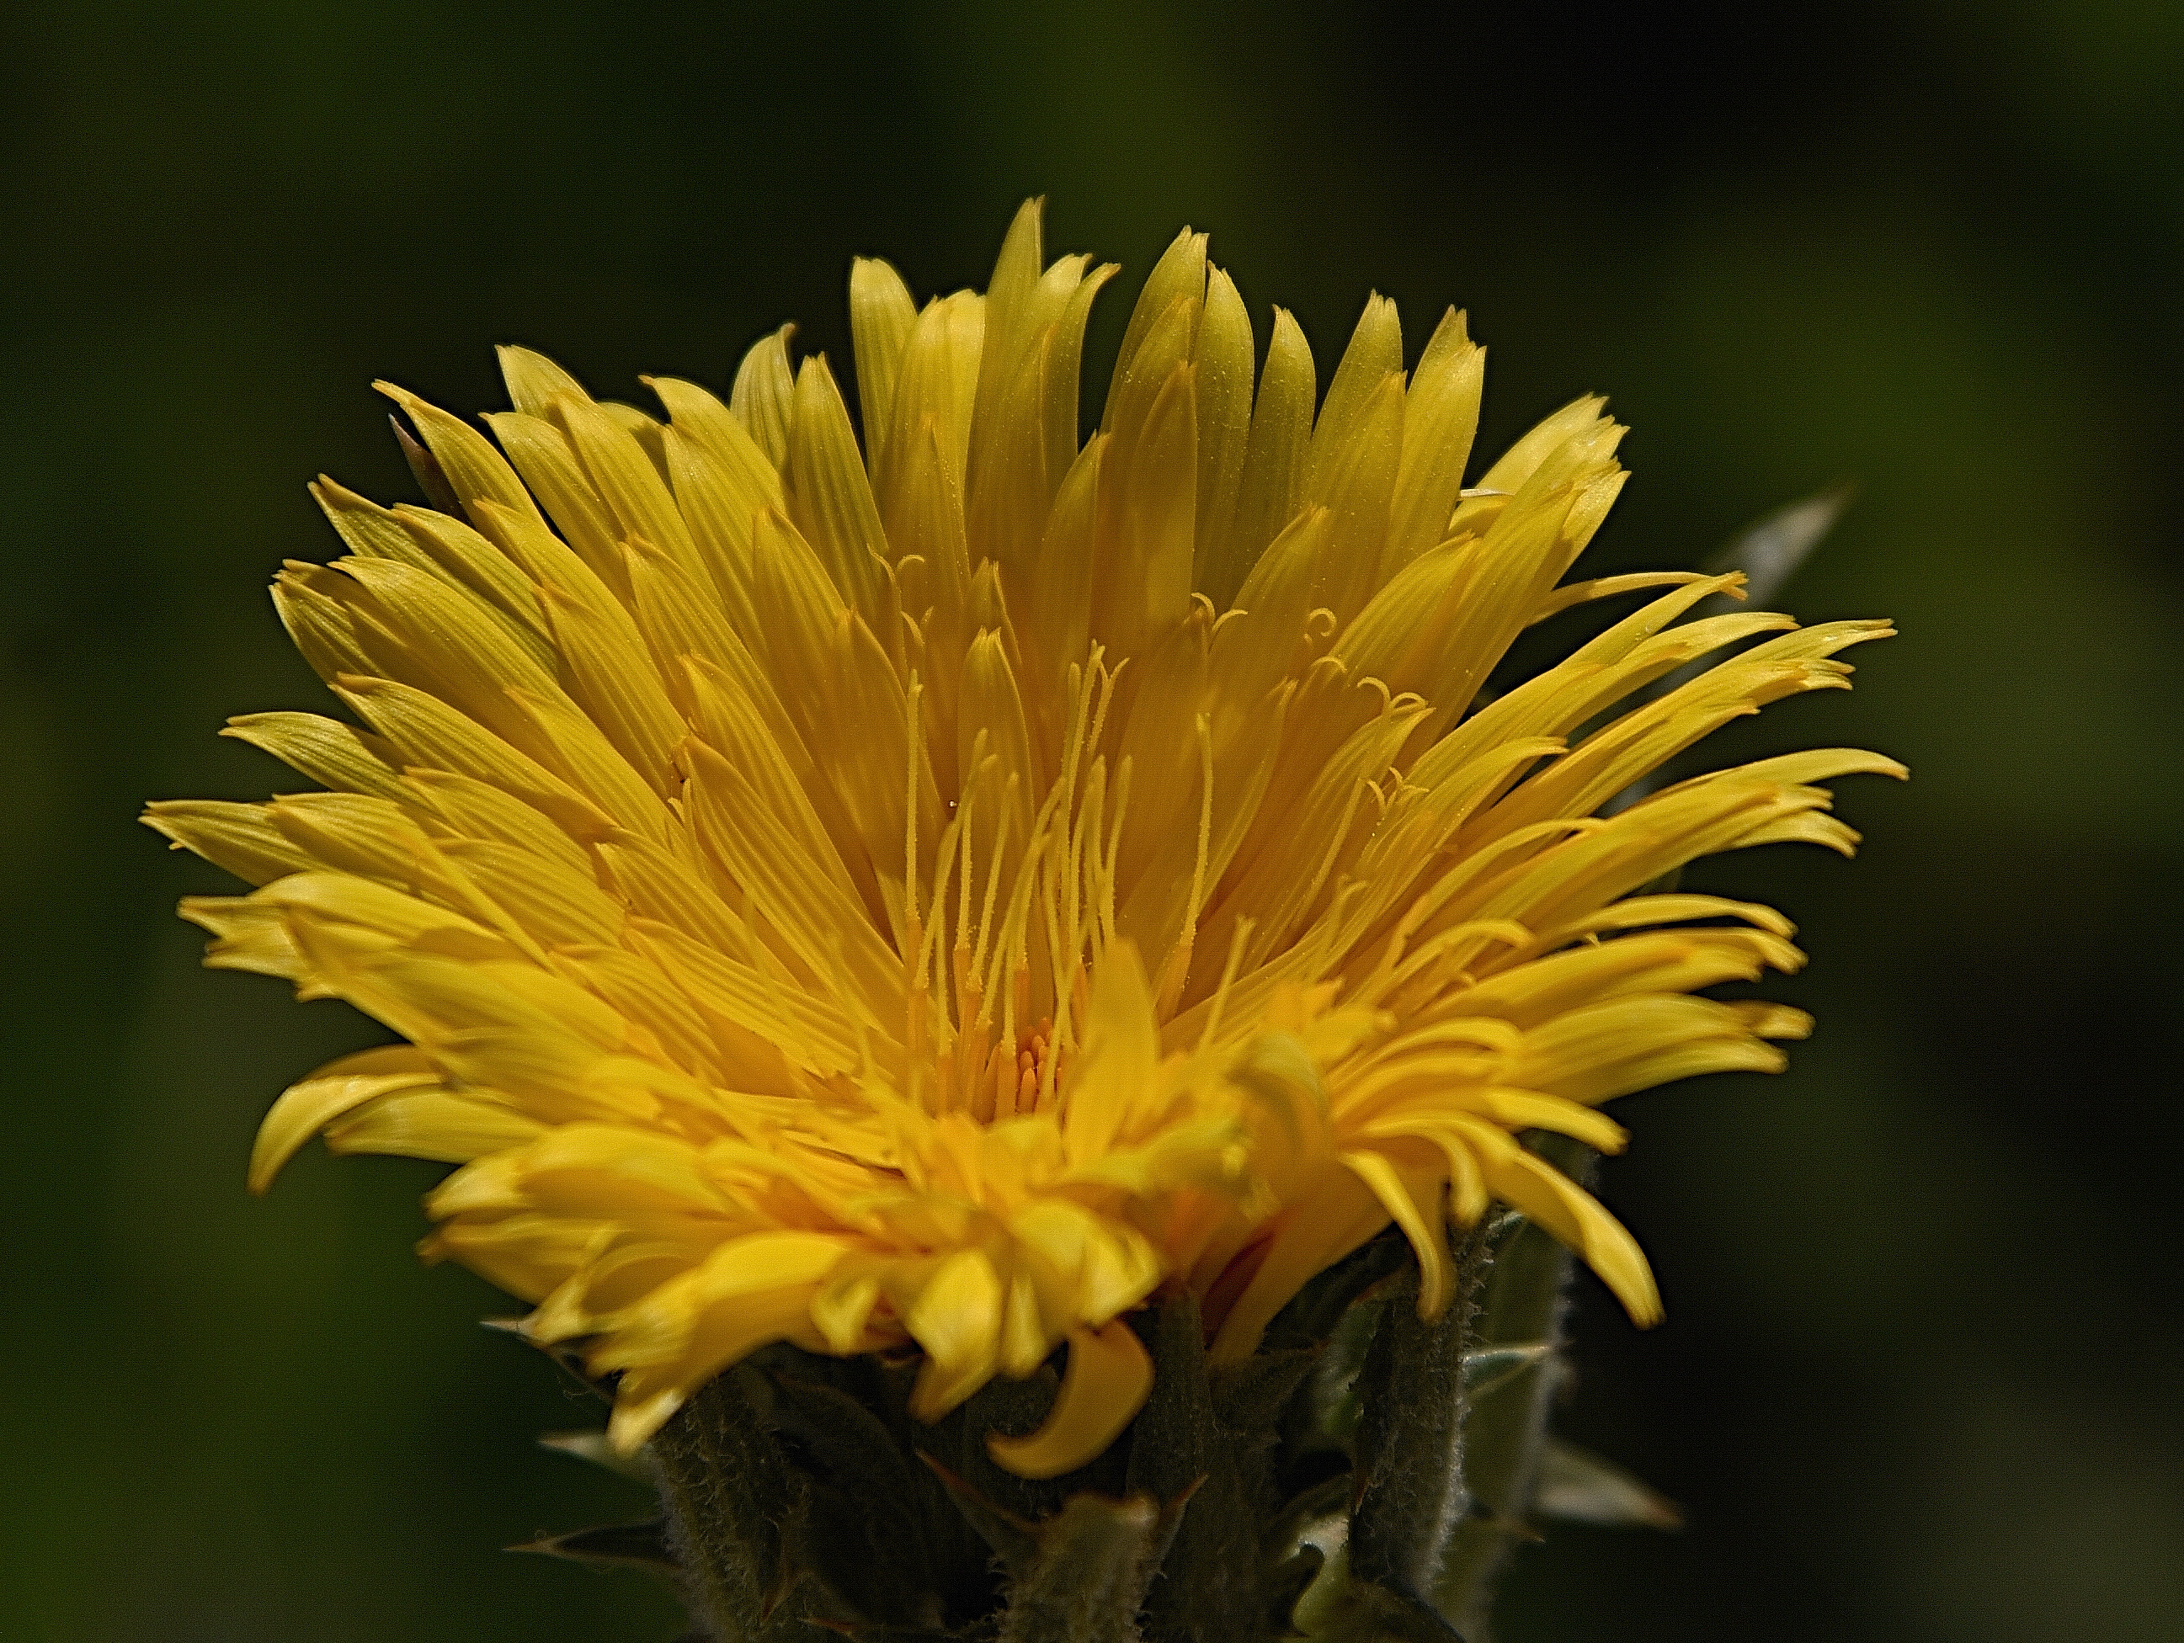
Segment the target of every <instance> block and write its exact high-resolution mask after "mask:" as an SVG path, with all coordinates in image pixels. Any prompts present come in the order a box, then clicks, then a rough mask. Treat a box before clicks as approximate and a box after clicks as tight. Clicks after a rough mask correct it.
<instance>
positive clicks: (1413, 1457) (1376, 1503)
mask: <svg viewBox="0 0 2184 1643" xmlns="http://www.w3.org/2000/svg"><path fill="white" fill-rule="evenodd" d="M1487 1236H1488V1234H1487V1229H1486V1228H1485V1227H1483V1226H1482V1227H1480V1228H1477V1229H1475V1230H1473V1231H1472V1232H1470V1233H1468V1234H1465V1235H1463V1236H1462V1237H1461V1239H1460V1240H1459V1241H1458V1242H1457V1244H1456V1246H1455V1248H1454V1250H1453V1255H1454V1259H1455V1263H1456V1284H1455V1298H1454V1299H1453V1300H1452V1301H1451V1302H1450V1303H1449V1305H1448V1307H1447V1309H1446V1310H1444V1311H1443V1312H1442V1314H1441V1316H1440V1317H1438V1318H1433V1319H1424V1318H1420V1317H1419V1316H1418V1309H1417V1306H1416V1304H1415V1296H1416V1293H1417V1278H1416V1276H1415V1268H1414V1269H1413V1275H1412V1276H1410V1277H1407V1278H1406V1279H1405V1281H1404V1284H1403V1286H1402V1287H1401V1288H1400V1289H1399V1290H1397V1291H1396V1293H1395V1294H1394V1295H1393V1296H1391V1297H1390V1301H1389V1304H1388V1306H1387V1307H1386V1308H1385V1310H1384V1311H1383V1312H1382V1313H1381V1317H1380V1324H1379V1327H1378V1328H1377V1329H1376V1330H1375V1331H1374V1332H1373V1343H1372V1347H1371V1349H1370V1350H1369V1351H1368V1352H1367V1353H1366V1355H1365V1364H1364V1367H1363V1368H1362V1369H1361V1370H1360V1371H1359V1372H1358V1395H1359V1400H1360V1405H1361V1407H1360V1412H1359V1416H1358V1424H1357V1504H1356V1506H1355V1507H1354V1508H1353V1510H1352V1511H1351V1513H1350V1541H1349V1546H1350V1568H1351V1573H1352V1576H1353V1578H1354V1579H1355V1580H1356V1581H1358V1582H1359V1583H1362V1584H1364V1585H1369V1586H1377V1587H1382V1588H1385V1589H1386V1590H1387V1591H1388V1592H1390V1593H1393V1594H1395V1595H1396V1596H1397V1597H1399V1598H1402V1599H1404V1600H1408V1601H1416V1602H1421V1603H1426V1602H1427V1601H1428V1594H1429V1593H1431V1592H1432V1591H1433V1582H1434V1577H1435V1575H1436V1574H1437V1573H1438V1571H1439V1569H1440V1564H1441V1552H1442V1548H1443V1547H1444V1546H1445V1545H1446V1544H1447V1541H1448V1536H1449V1534H1450V1532H1451V1531H1452V1530H1453V1529H1454V1528H1455V1526H1456V1525H1457V1524H1458V1523H1460V1522H1462V1521H1463V1518H1464V1515H1465V1513H1466V1512H1467V1511H1468V1510H1469V1508H1470V1504H1471V1496H1470V1492H1469V1490H1468V1489H1467V1487H1466V1483H1465V1477H1464V1464H1463V1462H1464V1450H1463V1445H1464V1389H1463V1354H1464V1346H1465V1342H1466V1336H1467V1334H1468V1333H1469V1329H1470V1324H1471V1314H1472V1311H1473V1308H1474V1306H1475V1305H1476V1302H1475V1301H1474V1299H1473V1297H1474V1295H1475V1293H1476V1291H1477V1289H1478V1284H1479V1277H1480V1274H1481V1272H1482V1270H1483V1268H1484V1263H1485V1259H1486V1243H1487ZM1428 1607H1430V1603H1428Z"/></svg>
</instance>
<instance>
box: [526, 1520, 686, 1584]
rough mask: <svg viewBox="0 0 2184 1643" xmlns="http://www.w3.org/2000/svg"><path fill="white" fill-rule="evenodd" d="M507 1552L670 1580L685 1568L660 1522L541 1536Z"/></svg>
mask: <svg viewBox="0 0 2184 1643" xmlns="http://www.w3.org/2000/svg"><path fill="white" fill-rule="evenodd" d="M508 1550H509V1551H511V1552H536V1553H539V1554H540V1555H542V1556H545V1557H559V1558H566V1559H568V1560H569V1561H570V1562H572V1563H596V1564H603V1565H619V1566H622V1567H626V1568H639V1569H649V1570H651V1571H653V1572H654V1573H656V1574H663V1575H667V1576H669V1577H671V1578H679V1577H680V1575H681V1573H682V1565H681V1564H679V1563H678V1562H676V1560H675V1554H674V1552H673V1551H672V1550H670V1549H669V1547H668V1544H667V1524H666V1522H665V1520H664V1519H661V1518H647V1519H646V1520H645V1521H644V1522H642V1523H610V1524H605V1525H603V1526H601V1527H599V1528H596V1529H576V1530H572V1531H570V1532H569V1533H568V1534H565V1535H542V1536H541V1537H540V1538H539V1539H537V1540H530V1541H525V1542H524V1543H523V1544H522V1545H520V1546H511V1547H509V1548H508Z"/></svg>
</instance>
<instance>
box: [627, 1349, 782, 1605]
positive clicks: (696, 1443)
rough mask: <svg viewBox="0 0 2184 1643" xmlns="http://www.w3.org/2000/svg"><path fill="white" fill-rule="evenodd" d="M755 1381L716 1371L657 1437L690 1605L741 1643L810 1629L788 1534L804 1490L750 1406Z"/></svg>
mask: <svg viewBox="0 0 2184 1643" xmlns="http://www.w3.org/2000/svg"><path fill="white" fill-rule="evenodd" d="M754 1379H755V1377H754V1376H752V1375H749V1374H746V1373H744V1372H740V1371H736V1370H731V1371H729V1372H728V1373H727V1374H724V1375H716V1376H715V1377H714V1378H713V1379H712V1380H710V1381H708V1382H706V1384H705V1385H704V1386H702V1387H700V1388H699V1389H698V1391H697V1392H696V1393H695V1394H693V1395H692V1397H691V1399H690V1401H689V1402H688V1403H686V1404H685V1405H684V1406H683V1407H682V1408H681V1409H680V1410H678V1411H677V1412H676V1414H675V1416H674V1418H673V1419H672V1420H670V1421H669V1422H668V1423H667V1424H666V1425H665V1426H663V1427H661V1428H660V1430H659V1432H658V1434H657V1435H655V1436H654V1438H653V1440H652V1445H651V1447H652V1452H653V1454H654V1456H655V1457H656V1459H657V1460H658V1463H659V1467H660V1479H661V1492H662V1493H663V1494H664V1495H665V1496H666V1498H667V1500H668V1501H669V1503H670V1505H671V1508H672V1516H673V1519H674V1522H675V1525H676V1534H675V1549H676V1552H677V1555H678V1557H679V1559H680V1561H681V1562H682V1564H683V1567H684V1569H685V1571H686V1573H687V1574H688V1576H689V1589H688V1595H689V1598H690V1601H691V1603H692V1606H693V1608H694V1610H695V1612H696V1613H697V1615H698V1617H699V1618H700V1619H701V1620H703V1621H704V1622H705V1623H706V1624H707V1625H709V1626H710V1627H711V1628H712V1630H713V1631H714V1632H716V1633H718V1634H719V1635H720V1636H721V1637H723V1638H734V1639H737V1640H738V1643H746V1640H754V1643H755V1640H758V1639H767V1640H769V1643H770V1640H771V1639H773V1638H776V1637H779V1638H783V1639H786V1638H787V1637H789V1636H790V1635H792V1633H794V1632H802V1631H803V1621H802V1619H801V1615H800V1612H799V1610H800V1608H801V1606H800V1605H792V1604H789V1603H788V1598H789V1594H790V1589H791V1588H792V1587H793V1586H794V1584H795V1576H796V1572H795V1570H794V1569H793V1567H791V1565H790V1564H789V1561H788V1559H787V1557H786V1555H785V1551H786V1548H785V1544H784V1540H783V1532H782V1531H783V1526H784V1525H785V1524H787V1523H789V1522H790V1521H791V1520H792V1519H793V1517H794V1516H795V1514H796V1511H797V1508H798V1506H799V1504H800V1502H799V1497H798V1491H797V1489H796V1487H795V1484H794V1482H793V1481H792V1479H791V1478H790V1476H789V1474H788V1472H787V1470H786V1468H785V1467H784V1466H783V1464H782V1460H781V1455H780V1451H779V1449H778V1447H777V1446H776V1445H775V1443H774V1440H773V1437H772V1435H771V1434H770V1433H769V1432H768V1431H767V1430H766V1429H765V1425H764V1423H763V1421H762V1420H761V1418H760V1416H759V1413H758V1410H757V1409H756V1408H755V1407H754V1406H753V1404H752V1401H751V1397H750V1395H749V1394H750V1384H749V1383H750V1382H752V1381H753V1380H754ZM806 1635H808V1634H806Z"/></svg>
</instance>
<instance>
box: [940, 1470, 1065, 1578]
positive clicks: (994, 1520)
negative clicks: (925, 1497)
mask: <svg viewBox="0 0 2184 1643" xmlns="http://www.w3.org/2000/svg"><path fill="white" fill-rule="evenodd" d="M918 1458H919V1459H920V1460H922V1461H924V1462H925V1464H926V1465H927V1466H929V1467H931V1468H932V1470H933V1475H934V1476H935V1477H937V1478H938V1479H940V1481H941V1484H942V1486H943V1487H944V1488H946V1489H947V1491H948V1498H949V1499H950V1500H952V1501H954V1502H955V1505H956V1509H957V1510H958V1511H959V1512H961V1513H962V1514H963V1518H964V1521H965V1522H967V1523H968V1524H970V1526H971V1527H972V1528H973V1529H975V1530H977V1531H978V1537H979V1539H981V1540H983V1541H984V1542H985V1543H986V1544H987V1545H988V1546H990V1547H991V1548H993V1554H994V1556H996V1557H998V1558H999V1559H1000V1560H1001V1562H1002V1566H1003V1567H1005V1568H1006V1569H1007V1570H1008V1571H1009V1573H1010V1574H1011V1575H1019V1576H1020V1575H1023V1574H1025V1573H1027V1572H1028V1571H1029V1570H1030V1569H1031V1567H1032V1565H1033V1564H1035V1563H1036V1562H1038V1560H1039V1526H1038V1525H1037V1524H1036V1523H1032V1522H1030V1521H1028V1520H1026V1519H1024V1518H1020V1517H1018V1516H1017V1515H1016V1514H1015V1513H1013V1512H1009V1511H1005V1510H1003V1509H1002V1508H1001V1507H999V1506H996V1505H994V1503H993V1502H992V1501H990V1500H988V1499H986V1497H985V1496H983V1495H981V1494H980V1493H979V1492H978V1491H977V1490H976V1489H973V1488H972V1487H971V1486H970V1485H969V1484H968V1483H966V1482H964V1481H963V1479H961V1478H959V1477H957V1476H956V1475H955V1474H954V1473H953V1472H951V1471H949V1470H948V1468H947V1467H945V1466H943V1465H941V1463H940V1462H939V1461H937V1460H935V1459H933V1457H932V1456H931V1455H922V1454H921V1455H920V1456H919V1457H918Z"/></svg>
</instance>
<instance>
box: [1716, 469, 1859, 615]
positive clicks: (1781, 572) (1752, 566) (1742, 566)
mask: <svg viewBox="0 0 2184 1643" xmlns="http://www.w3.org/2000/svg"><path fill="white" fill-rule="evenodd" d="M1850 499H1851V489H1850V487H1849V486H1847V485H1837V486H1835V487H1834V488H1832V489H1830V490H1825V491H1822V492H1820V494H1819V495H1817V496H1808V497H1804V498H1802V499H1801V500H1799V501H1796V502H1790V503H1785V504H1784V505H1783V506H1782V507H1779V508H1776V509H1775V510H1774V511H1773V512H1771V513H1766V514H1762V515H1761V516H1760V517H1759V518H1757V519H1755V520H1753V521H1752V523H1751V524H1749V525H1747V526H1745V527H1744V529H1743V530H1741V531H1739V532H1738V533H1737V534H1736V535H1735V536H1734V537H1733V538H1731V539H1730V542H1729V545H1728V546H1727V547H1726V548H1724V549H1723V550H1722V551H1721V554H1720V556H1719V557H1718V558H1716V559H1715V561H1714V562H1713V563H1712V564H1711V565H1709V566H1708V567H1707V568H1708V569H1709V570H1712V571H1714V572H1715V573H1716V574H1719V573H1720V572H1722V571H1730V570H1740V571H1742V572H1744V575H1745V579H1746V580H1745V588H1744V592H1745V597H1746V599H1748V600H1749V601H1750V602H1751V603H1752V604H1753V605H1754V606H1760V605H1765V604H1767V603H1769V602H1770V601H1771V600H1773V598H1774V597H1775V595H1776V594H1778V593H1780V592H1781V591H1782V587H1783V584H1784V583H1786V582H1788V581H1789V579H1790V578H1791V577H1792V576H1793V575H1795V574H1796V572H1797V568H1798V567H1799V566H1800V565H1802V564H1803V563H1804V562H1805V560H1806V559H1807V557H1809V556H1810V555H1811V553H1812V550H1813V549H1814V548H1816V547H1818V546H1819V545H1820V539H1821V538H1822V537H1824V536H1826V535H1827V534H1828V532H1829V531H1831V530H1833V529H1834V528H1835V522H1836V521H1837V520H1838V519H1840V518H1842V517H1843V510H1844V509H1845V508H1847V507H1849V506H1850Z"/></svg>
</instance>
